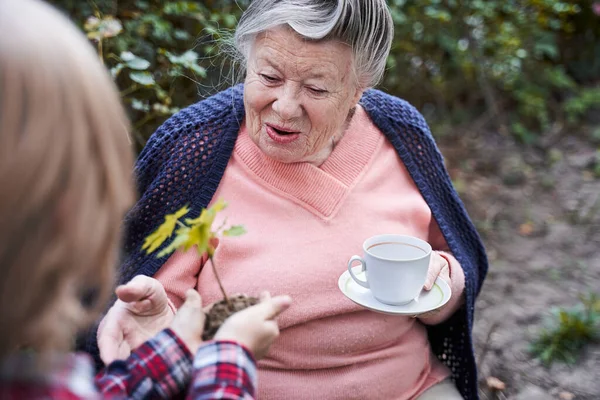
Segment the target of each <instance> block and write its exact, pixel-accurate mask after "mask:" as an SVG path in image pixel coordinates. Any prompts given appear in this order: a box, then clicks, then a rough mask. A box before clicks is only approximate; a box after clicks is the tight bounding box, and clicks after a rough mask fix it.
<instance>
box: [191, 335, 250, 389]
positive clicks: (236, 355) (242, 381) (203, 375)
mask: <svg viewBox="0 0 600 400" xmlns="http://www.w3.org/2000/svg"><path fill="white" fill-rule="evenodd" d="M256 377H257V372H256V362H255V360H254V357H253V356H252V355H251V353H250V351H249V350H248V349H246V348H245V347H243V346H241V345H240V344H238V343H236V342H234V341H228V340H225V341H221V340H219V341H211V342H206V343H205V344H204V345H202V346H201V347H200V348H199V349H198V352H197V353H196V357H195V359H194V372H193V378H192V384H191V386H190V388H189V391H188V395H187V399H188V400H192V399H193V400H213V399H227V400H250V399H254V397H255V390H256Z"/></svg>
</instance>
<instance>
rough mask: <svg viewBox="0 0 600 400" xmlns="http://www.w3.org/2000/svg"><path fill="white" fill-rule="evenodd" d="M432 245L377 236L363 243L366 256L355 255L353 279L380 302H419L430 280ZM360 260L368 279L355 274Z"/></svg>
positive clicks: (349, 262) (408, 237)
mask: <svg viewBox="0 0 600 400" xmlns="http://www.w3.org/2000/svg"><path fill="white" fill-rule="evenodd" d="M431 251H432V249H431V245H430V244H429V243H427V242H426V241H424V240H421V239H419V238H416V237H412V236H405V235H377V236H373V237H370V238H369V239H367V240H365V242H364V243H363V256H362V257H360V256H352V258H350V261H348V271H349V272H350V276H351V277H352V279H353V280H354V281H355V282H356V283H358V284H359V285H360V286H363V287H365V288H367V289H369V290H370V291H371V293H372V294H373V297H375V298H376V299H377V300H378V301H380V302H382V303H385V304H390V305H403V304H407V303H410V302H411V301H413V300H416V299H417V297H418V296H419V294H420V293H421V290H422V289H423V285H424V284H425V281H426V279H427V271H428V269H429V260H430V258H431ZM356 261H358V262H359V263H360V264H361V265H362V270H363V271H365V277H366V280H361V279H359V278H358V277H357V276H356V275H355V274H354V272H352V267H353V264H354V263H355V262H356Z"/></svg>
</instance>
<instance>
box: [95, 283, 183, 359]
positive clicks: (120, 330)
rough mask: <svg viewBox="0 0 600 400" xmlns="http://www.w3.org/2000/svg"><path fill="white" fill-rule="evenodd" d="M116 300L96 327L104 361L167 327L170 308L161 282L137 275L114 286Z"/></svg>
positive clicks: (126, 353) (121, 356) (127, 352)
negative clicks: (115, 287) (116, 286)
mask: <svg viewBox="0 0 600 400" xmlns="http://www.w3.org/2000/svg"><path fill="white" fill-rule="evenodd" d="M116 294H117V297H118V300H117V301H116V302H115V304H113V306H112V307H111V308H110V310H109V311H108V313H107V314H106V316H105V317H104V318H103V319H102V322H101V323H100V326H99V327H98V348H99V349H100V358H101V359H102V361H103V362H104V363H105V364H109V363H111V362H112V361H114V360H117V359H119V360H123V359H126V358H127V357H129V355H130V354H131V351H132V350H133V349H135V348H136V347H138V346H139V345H141V344H142V343H144V342H145V341H146V340H148V339H150V338H152V337H153V336H154V335H156V334H157V333H158V332H160V331H162V330H163V329H165V328H167V327H169V325H171V322H172V321H173V317H174V315H173V311H172V310H171V308H170V307H169V304H168V299H167V293H166V292H165V288H164V287H163V286H162V284H161V283H160V282H159V281H158V280H156V279H154V278H150V277H148V276H144V275H138V276H136V277H135V278H133V279H132V280H131V281H129V282H128V283H127V284H125V285H121V286H119V287H118V288H117V290H116Z"/></svg>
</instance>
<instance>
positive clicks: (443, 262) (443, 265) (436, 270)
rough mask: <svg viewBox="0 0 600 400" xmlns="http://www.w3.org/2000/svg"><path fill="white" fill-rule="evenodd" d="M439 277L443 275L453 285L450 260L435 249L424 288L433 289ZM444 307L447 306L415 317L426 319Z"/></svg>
mask: <svg viewBox="0 0 600 400" xmlns="http://www.w3.org/2000/svg"><path fill="white" fill-rule="evenodd" d="M438 277H441V278H442V279H443V280H445V281H446V283H448V285H451V281H450V264H449V263H448V260H447V259H446V258H445V257H443V256H441V255H440V253H438V252H437V251H433V252H432V253H431V259H430V261H429V270H428V271H427V280H426V281H425V285H423V288H424V289H425V290H431V289H433V285H434V283H435V280H436V279H437V278H438ZM444 308H445V306H444V307H441V308H438V309H436V310H433V311H429V312H426V313H424V314H420V315H415V316H414V317H418V318H419V319H420V320H426V319H428V318H432V317H436V316H438V315H439V313H440V311H442V310H443V309H444ZM414 317H413V318H414Z"/></svg>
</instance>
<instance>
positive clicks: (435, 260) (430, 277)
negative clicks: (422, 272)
mask: <svg viewBox="0 0 600 400" xmlns="http://www.w3.org/2000/svg"><path fill="white" fill-rule="evenodd" d="M444 268H445V269H448V261H446V259H445V258H444V257H442V256H440V255H439V254H438V253H436V252H433V253H431V260H430V261H429V270H428V271H427V279H426V280H425V285H423V287H424V288H425V290H431V289H432V288H433V284H434V283H435V280H436V279H437V277H438V276H440V274H441V273H442V271H443V270H444Z"/></svg>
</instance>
